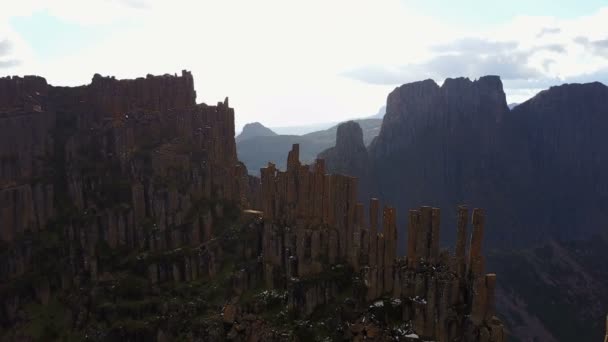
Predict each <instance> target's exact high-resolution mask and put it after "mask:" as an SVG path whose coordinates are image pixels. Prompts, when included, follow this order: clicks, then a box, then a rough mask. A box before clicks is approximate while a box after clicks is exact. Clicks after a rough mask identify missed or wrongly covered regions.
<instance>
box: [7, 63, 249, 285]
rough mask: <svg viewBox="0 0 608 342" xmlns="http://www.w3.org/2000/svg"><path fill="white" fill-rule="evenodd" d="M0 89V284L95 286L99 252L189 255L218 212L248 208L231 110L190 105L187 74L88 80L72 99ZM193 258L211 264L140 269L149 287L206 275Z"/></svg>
mask: <svg viewBox="0 0 608 342" xmlns="http://www.w3.org/2000/svg"><path fill="white" fill-rule="evenodd" d="M0 88H1V89H3V91H2V97H0V108H2V109H3V111H2V112H0V140H1V141H0V213H1V215H0V239H1V240H2V243H3V246H4V247H3V249H2V254H1V257H2V264H3V266H2V267H1V268H0V281H1V282H7V281H13V279H21V278H28V277H32V276H34V277H39V276H42V275H43V274H44V275H45V276H49V277H50V278H48V279H47V281H49V282H50V283H51V284H53V286H51V290H56V289H57V286H56V284H57V282H58V281H59V280H57V279H60V282H64V281H65V280H66V279H78V277H82V276H86V277H87V278H89V277H90V279H100V278H101V277H103V274H104V273H105V272H107V271H108V270H109V269H110V268H111V266H110V265H107V264H105V263H106V262H107V260H106V258H104V256H103V253H101V252H100V248H101V249H104V248H105V247H104V246H107V247H108V248H109V249H110V250H113V249H118V250H119V249H137V250H141V251H142V252H143V251H145V252H146V253H152V254H154V253H160V254H162V253H164V252H166V251H171V250H174V249H176V248H182V247H184V246H188V247H197V248H198V246H200V245H201V244H204V243H206V242H208V241H210V240H211V239H212V238H213V236H214V234H215V233H214V232H213V226H214V220H217V219H221V218H222V217H223V216H224V215H225V211H226V210H227V209H226V208H227V207H230V206H231V205H238V206H248V205H249V203H248V199H247V197H246V196H247V193H248V190H247V189H248V182H249V180H248V176H247V171H246V169H245V167H244V166H243V165H242V164H240V163H238V161H237V159H236V146H235V142H234V111H233V109H232V108H230V107H229V106H228V100H227V99H226V101H224V102H223V103H218V104H217V106H207V105H205V104H199V105H196V104H195V97H196V94H195V92H194V89H193V82H192V75H191V74H190V73H189V72H186V71H184V72H182V75H181V76H169V75H165V76H151V75H148V76H147V77H146V78H139V79H136V80H116V79H114V78H108V77H101V76H99V75H95V76H94V78H93V81H92V83H91V84H90V85H88V86H82V87H76V88H65V87H53V86H50V85H48V84H47V83H46V81H44V79H42V78H40V77H25V78H18V77H13V78H3V79H0ZM43 232H44V234H43ZM49 239H50V240H49ZM48 243H56V244H58V246H61V248H57V249H56V248H55V247H58V246H53V248H50V247H48V246H46V244H48ZM204 250H206V251H207V252H206V253H208V254H211V256H209V255H206V256H205V257H197V256H196V255H195V253H183V255H181V256H180V257H177V258H174V259H173V260H172V261H171V262H170V263H167V262H155V261H152V259H151V260H150V261H149V262H148V263H147V266H146V267H147V268H148V270H149V272H148V275H149V279H150V281H151V282H153V283H156V282H162V281H168V280H175V281H182V280H190V279H193V278H197V277H199V276H200V275H201V274H210V273H213V267H214V265H213V262H212V260H211V261H210V259H209V257H210V258H211V259H213V258H214V257H213V254H214V253H217V251H216V250H215V249H214V248H213V247H212V246H206V247H205V248H204ZM42 251H46V252H49V253H51V252H52V253H53V255H52V257H53V258H56V266H57V267H62V269H61V270H60V271H59V272H57V273H56V274H49V272H48V270H47V269H44V267H43V265H42V264H44V263H43V262H41V261H40V260H39V258H40V255H39V253H40V252H42ZM49 266H53V265H49ZM74 281H76V280H74ZM69 283H70V281H68V282H67V283H64V285H63V286H68V285H69ZM5 285H6V284H5ZM3 294H4V295H6V293H4V292H3ZM9 294H10V291H9Z"/></svg>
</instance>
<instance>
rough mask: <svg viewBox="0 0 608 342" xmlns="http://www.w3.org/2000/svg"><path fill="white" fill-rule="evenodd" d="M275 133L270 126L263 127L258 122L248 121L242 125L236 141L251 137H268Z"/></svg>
mask: <svg viewBox="0 0 608 342" xmlns="http://www.w3.org/2000/svg"><path fill="white" fill-rule="evenodd" d="M275 135H277V134H276V133H275V132H273V131H272V130H271V129H270V128H268V127H265V126H264V125H262V124H261V123H259V122H252V123H248V124H246V125H245V126H243V131H242V132H241V134H239V135H237V137H236V142H237V143H238V142H240V141H243V140H247V139H250V138H253V137H269V136H275Z"/></svg>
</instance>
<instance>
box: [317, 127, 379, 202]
mask: <svg viewBox="0 0 608 342" xmlns="http://www.w3.org/2000/svg"><path fill="white" fill-rule="evenodd" d="M319 158H320V159H323V160H325V165H326V167H327V170H328V171H329V172H330V173H339V174H347V175H350V176H353V177H357V178H359V179H360V180H362V181H365V182H366V181H368V180H369V178H370V177H369V166H370V165H369V160H368V156H367V148H366V147H365V145H364V144H363V131H362V130H361V127H360V126H359V124H358V123H356V122H354V121H348V122H345V123H342V124H340V125H339V126H338V130H337V133H336V146H334V147H331V148H329V149H327V150H325V151H323V152H321V153H320V154H319ZM361 185H363V184H361ZM364 187H365V189H364V190H362V191H361V192H362V193H365V194H367V193H369V189H368V185H367V184H365V185H364Z"/></svg>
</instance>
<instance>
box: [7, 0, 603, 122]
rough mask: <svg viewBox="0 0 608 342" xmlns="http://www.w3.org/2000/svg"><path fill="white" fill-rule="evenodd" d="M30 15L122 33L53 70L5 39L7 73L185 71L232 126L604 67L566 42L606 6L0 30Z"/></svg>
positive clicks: (117, 5)
mask: <svg viewBox="0 0 608 342" xmlns="http://www.w3.org/2000/svg"><path fill="white" fill-rule="evenodd" d="M41 10H43V11H47V12H48V13H49V14H50V15H53V16H55V17H57V18H59V19H61V20H63V21H67V22H72V23H76V24H78V25H82V26H91V25H97V26H104V25H112V24H114V23H118V22H123V23H124V22H126V23H129V24H130V25H127V28H125V29H124V30H123V31H122V32H121V33H120V34H119V35H115V36H112V37H110V38H107V39H105V40H101V41H96V42H95V44H94V46H92V47H90V48H85V49H80V50H79V51H78V52H77V53H76V54H75V55H68V54H66V55H65V56H63V57H62V58H59V59H54V60H35V59H33V58H31V54H30V55H28V52H27V51H28V47H27V44H21V43H19V40H20V38H19V37H18V36H17V35H15V33H14V32H11V35H10V41H11V42H14V44H13V45H14V48H13V55H14V56H16V57H19V58H17V59H18V60H21V61H23V62H22V63H21V65H19V66H13V67H12V68H11V69H7V70H11V71H12V72H13V71H14V72H15V73H29V74H31V73H36V74H40V75H42V76H45V77H46V78H47V79H48V80H49V82H51V83H53V84H58V85H77V84H84V83H88V82H89V81H90V79H91V77H92V75H93V74H94V73H96V72H97V73H101V74H106V75H108V74H109V75H115V76H117V77H121V78H125V77H137V76H143V75H145V74H147V73H154V74H162V73H166V72H171V73H173V72H179V71H180V70H181V69H189V70H192V72H193V74H194V77H195V87H196V90H197V93H198V96H199V98H198V100H199V101H205V102H208V103H213V102H215V101H219V100H222V99H223V98H224V97H225V96H229V97H230V101H231V104H232V105H233V106H234V107H235V108H236V112H237V126H240V125H243V124H244V123H246V122H250V121H260V122H262V123H264V124H267V125H271V126H285V125H290V124H304V123H311V122H321V121H339V120H343V119H347V118H350V117H356V116H361V115H365V114H368V113H369V114H372V113H375V111H376V110H377V108H378V107H379V106H380V105H382V104H383V102H384V101H385V99H386V96H387V94H388V92H389V91H390V90H392V88H393V87H394V86H395V85H398V84H400V83H403V82H407V81H414V80H418V79H422V78H427V77H433V78H437V79H438V81H441V78H442V77H449V76H470V77H476V76H480V75H481V74H486V73H487V74H501V75H502V76H503V78H505V80H506V81H505V85H507V86H510V87H512V88H511V89H507V92H508V93H512V94H519V95H516V96H514V98H515V99H517V98H518V97H522V96H529V95H528V94H530V93H531V92H532V91H533V90H534V89H537V88H542V87H540V86H539V85H540V84H545V83H546V82H547V81H555V80H557V81H559V80H565V79H568V78H570V79H571V78H574V77H576V76H577V75H593V74H594V73H595V72H597V71H598V70H601V69H602V68H603V67H605V66H606V59H605V58H604V57H603V56H601V55H598V54H597V53H593V52H592V51H591V49H590V48H588V47H587V46H585V45H583V44H579V43H576V42H575V41H574V39H575V38H576V37H586V38H587V39H588V40H589V42H596V41H601V40H602V39H606V38H607V37H608V25H604V23H605V22H606V21H607V20H608V8H607V9H604V10H601V11H598V12H597V13H595V14H594V15H592V16H587V17H581V18H576V19H572V20H558V19H555V18H550V17H517V18H514V19H513V20H512V21H511V22H510V23H508V24H506V25H502V26H497V27H494V28H492V29H491V30H489V31H486V32H482V33H480V32H471V31H467V30H464V29H461V28H459V27H454V26H453V25H448V24H446V23H444V22H441V21H439V20H437V19H434V18H431V17H425V16H422V15H420V14H419V13H416V11H414V10H412V9H411V8H408V7H406V6H405V5H404V3H403V2H402V1H399V0H386V1H382V2H370V1H365V0H332V1H325V0H310V1H304V2H301V1H300V2H292V1H284V0H260V1H250V0H240V1H238V0H225V1H188V0H174V1H170V2H169V1H161V0H91V1H80V0H78V1H77V0H55V1H52V2H45V3H44V4H41V3H40V2H39V1H34V0H21V1H19V2H18V3H16V7H14V8H11V9H10V10H8V11H5V12H4V13H3V14H0V28H1V27H2V26H1V25H2V23H5V22H7V21H6V19H7V18H9V17H14V16H22V15H29V14H31V13H34V12H35V11H41ZM5 26H7V28H8V29H9V30H10V27H8V25H5ZM1 32H2V31H1V30H0V34H1ZM0 41H2V35H0ZM0 58H1V57H0ZM0 60H1V59H0ZM3 70H4V69H3ZM345 75H349V76H350V77H345ZM353 78H356V79H359V80H365V81H366V82H359V81H356V80H354V79H353ZM522 94H526V95H522Z"/></svg>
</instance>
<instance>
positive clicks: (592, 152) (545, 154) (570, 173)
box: [497, 83, 608, 239]
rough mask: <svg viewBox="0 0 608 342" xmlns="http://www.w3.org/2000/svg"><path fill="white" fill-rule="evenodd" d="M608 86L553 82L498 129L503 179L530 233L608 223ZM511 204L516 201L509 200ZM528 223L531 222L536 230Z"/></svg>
mask: <svg viewBox="0 0 608 342" xmlns="http://www.w3.org/2000/svg"><path fill="white" fill-rule="evenodd" d="M606 108H608V87H606V86H605V85H603V84H601V83H589V84H569V85H562V86H559V87H552V88H550V89H548V90H545V91H543V92H541V93H539V94H538V95H537V96H535V97H534V98H532V99H530V100H529V101H527V102H525V103H522V104H520V105H518V106H517V107H515V108H514V109H513V110H512V111H511V113H510V114H509V115H508V116H507V119H506V120H505V122H504V125H503V127H502V130H501V132H500V134H501V143H502V144H501V149H500V151H497V153H500V155H501V159H502V160H503V165H504V167H503V169H504V171H503V173H502V175H503V178H502V179H498V180H497V181H499V182H498V186H500V187H501V188H502V189H504V193H506V194H508V196H509V198H513V199H516V198H517V199H519V200H517V201H510V202H512V203H504V202H503V203H500V204H501V205H508V206H509V207H510V208H512V210H514V211H516V212H518V213H519V215H521V216H520V217H521V219H522V220H524V222H526V225H527V227H526V226H524V225H523V224H521V223H520V224H517V225H516V227H515V228H516V229H522V230H524V229H527V230H530V232H529V234H530V238H534V239H543V238H546V237H547V236H552V237H557V238H561V239H576V238H586V237H589V236H591V235H592V234H594V233H601V232H602V230H603V229H600V227H604V226H605V225H606V223H607V221H606V216H605V212H606V210H608V202H606V191H605V189H606V188H607V186H608V177H607V176H606V174H607V173H606V172H607V171H608V151H606V149H605V148H603V146H605V145H606V141H607V140H606V136H605V135H604V133H603V132H605V130H606V129H608V116H607V115H606V114H607V113H608V111H607V109H606ZM511 204H512V205H511ZM529 227H534V229H533V230H531V229H529Z"/></svg>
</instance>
